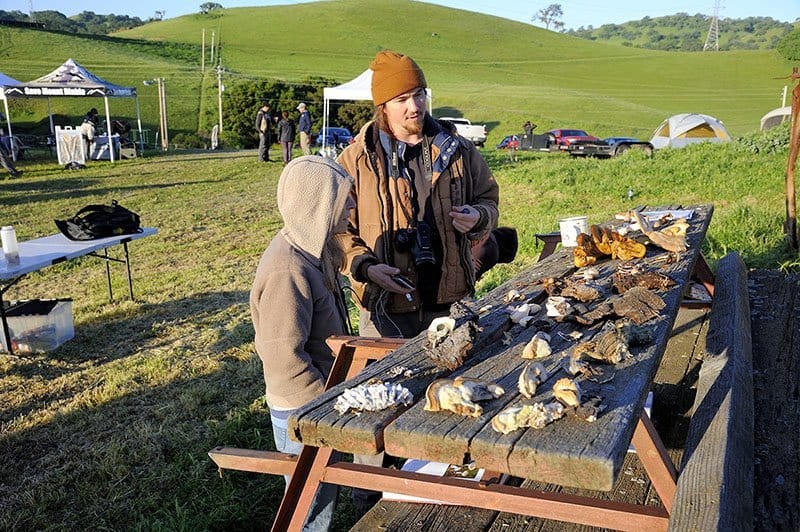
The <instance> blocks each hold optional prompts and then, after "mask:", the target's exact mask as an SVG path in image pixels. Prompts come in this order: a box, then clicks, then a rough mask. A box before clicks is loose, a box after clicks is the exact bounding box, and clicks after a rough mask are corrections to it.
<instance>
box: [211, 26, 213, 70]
mask: <svg viewBox="0 0 800 532" xmlns="http://www.w3.org/2000/svg"><path fill="white" fill-rule="evenodd" d="M211 64H212V65H213V64H214V30H211Z"/></svg>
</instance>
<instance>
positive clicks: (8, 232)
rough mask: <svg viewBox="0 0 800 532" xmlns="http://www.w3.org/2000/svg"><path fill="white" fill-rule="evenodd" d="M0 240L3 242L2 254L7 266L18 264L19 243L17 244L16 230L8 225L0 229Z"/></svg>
mask: <svg viewBox="0 0 800 532" xmlns="http://www.w3.org/2000/svg"><path fill="white" fill-rule="evenodd" d="M0 241H2V244H3V254H4V255H5V256H6V262H7V263H8V265H9V266H19V244H17V232H16V231H14V228H13V227H12V226H10V225H6V226H3V228H2V229H0Z"/></svg>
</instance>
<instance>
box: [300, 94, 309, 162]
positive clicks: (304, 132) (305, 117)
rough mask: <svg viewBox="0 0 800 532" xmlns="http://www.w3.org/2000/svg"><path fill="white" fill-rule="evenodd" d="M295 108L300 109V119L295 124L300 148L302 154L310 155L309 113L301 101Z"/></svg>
mask: <svg viewBox="0 0 800 532" xmlns="http://www.w3.org/2000/svg"><path fill="white" fill-rule="evenodd" d="M297 110H298V111H300V121H299V122H298V124H297V131H298V132H299V133H300V149H301V150H303V155H311V115H310V114H309V112H308V109H306V104H305V103H303V102H300V104H299V105H298V106H297Z"/></svg>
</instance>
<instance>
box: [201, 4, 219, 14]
mask: <svg viewBox="0 0 800 532" xmlns="http://www.w3.org/2000/svg"><path fill="white" fill-rule="evenodd" d="M215 9H222V4H218V3H216V2H204V3H202V4H200V13H201V14H203V15H207V14H209V13H210V12H212V11H214V10H215Z"/></svg>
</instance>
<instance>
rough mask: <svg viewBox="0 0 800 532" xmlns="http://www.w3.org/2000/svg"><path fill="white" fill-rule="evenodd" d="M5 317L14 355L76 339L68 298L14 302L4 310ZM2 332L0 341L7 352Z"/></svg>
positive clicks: (40, 351)
mask: <svg viewBox="0 0 800 532" xmlns="http://www.w3.org/2000/svg"><path fill="white" fill-rule="evenodd" d="M6 317H7V319H8V328H9V333H10V334H11V345H12V346H13V347H14V353H15V354H17V353H43V352H45V351H51V350H53V349H55V348H56V347H58V346H60V345H61V344H63V343H64V342H66V341H67V340H69V339H70V338H72V337H73V336H75V327H74V326H73V324H72V300H71V299H31V300H29V301H16V302H13V303H12V304H11V305H9V306H8V307H7V308H6ZM1 333H2V331H0V342H2V347H3V350H4V351H6V352H8V345H6V337H5V334H1Z"/></svg>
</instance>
